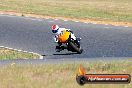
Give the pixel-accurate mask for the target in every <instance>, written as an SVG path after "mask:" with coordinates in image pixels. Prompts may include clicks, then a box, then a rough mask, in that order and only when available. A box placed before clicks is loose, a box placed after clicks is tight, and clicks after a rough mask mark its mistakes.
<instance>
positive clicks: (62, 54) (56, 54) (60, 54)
mask: <svg viewBox="0 0 132 88" xmlns="http://www.w3.org/2000/svg"><path fill="white" fill-rule="evenodd" d="M73 54H78V53H60V54H59V53H56V54H53V55H73Z"/></svg>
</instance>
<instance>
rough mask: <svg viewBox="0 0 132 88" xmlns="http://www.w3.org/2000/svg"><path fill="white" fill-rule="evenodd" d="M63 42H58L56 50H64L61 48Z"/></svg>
mask: <svg viewBox="0 0 132 88" xmlns="http://www.w3.org/2000/svg"><path fill="white" fill-rule="evenodd" d="M61 45H62V43H60V42H58V43H57V46H56V52H60V51H61V50H62V48H61Z"/></svg>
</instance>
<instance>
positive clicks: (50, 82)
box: [0, 60, 132, 88]
mask: <svg viewBox="0 0 132 88" xmlns="http://www.w3.org/2000/svg"><path fill="white" fill-rule="evenodd" d="M80 64H82V65H83V66H84V67H85V69H86V73H101V74H103V73H105V74H106V73H109V74H110V73H113V74H121V73H122V74H124V73H125V74H126V73H127V74H130V75H132V63H131V61H129V60H127V61H118V62H116V61H109V62H104V61H98V62H92V61H91V62H88V61H80V62H77V61H76V62H67V63H65V62H64V63H59V64H43V65H24V66H22V65H17V64H11V65H8V66H1V67H0V79H1V80H0V86H1V88H132V83H130V84H105V85H104V84H86V85H84V86H80V85H78V84H77V83H76V80H75V79H76V78H75V76H76V74H77V73H78V67H79V65H80Z"/></svg>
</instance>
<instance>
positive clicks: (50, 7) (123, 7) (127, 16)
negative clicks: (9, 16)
mask: <svg viewBox="0 0 132 88" xmlns="http://www.w3.org/2000/svg"><path fill="white" fill-rule="evenodd" d="M0 11H15V12H19V13H31V14H39V15H43V16H55V17H68V18H77V19H93V20H111V21H118V22H120V21H123V22H132V2H131V0H26V1H25V0H0Z"/></svg>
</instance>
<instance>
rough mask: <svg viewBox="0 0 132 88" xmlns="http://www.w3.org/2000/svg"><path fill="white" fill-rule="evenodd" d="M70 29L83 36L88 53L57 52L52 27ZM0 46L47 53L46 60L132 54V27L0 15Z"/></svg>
mask: <svg viewBox="0 0 132 88" xmlns="http://www.w3.org/2000/svg"><path fill="white" fill-rule="evenodd" d="M53 24H58V25H60V27H66V28H70V29H71V30H72V31H73V32H74V33H75V35H76V36H78V37H81V38H82V41H81V46H82V47H83V48H84V53H83V54H81V55H78V54H74V53H72V52H68V51H66V50H64V51H62V52H60V53H56V52H55V50H54V48H55V45H56V44H55V43H54V41H53V34H52V32H51V26H52V25H53ZM0 46H7V47H11V48H16V49H21V50H27V51H30V52H36V53H39V54H41V55H46V56H45V57H44V58H45V59H60V58H61V59H62V58H70V59H72V58H78V59H79V58H86V59H89V58H102V57H132V28H131V27H121V26H112V25H100V24H91V23H81V22H73V21H63V20H53V19H37V18H27V17H17V16H8V15H0Z"/></svg>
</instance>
